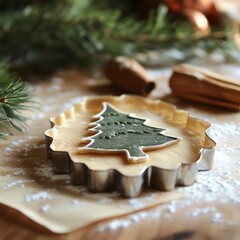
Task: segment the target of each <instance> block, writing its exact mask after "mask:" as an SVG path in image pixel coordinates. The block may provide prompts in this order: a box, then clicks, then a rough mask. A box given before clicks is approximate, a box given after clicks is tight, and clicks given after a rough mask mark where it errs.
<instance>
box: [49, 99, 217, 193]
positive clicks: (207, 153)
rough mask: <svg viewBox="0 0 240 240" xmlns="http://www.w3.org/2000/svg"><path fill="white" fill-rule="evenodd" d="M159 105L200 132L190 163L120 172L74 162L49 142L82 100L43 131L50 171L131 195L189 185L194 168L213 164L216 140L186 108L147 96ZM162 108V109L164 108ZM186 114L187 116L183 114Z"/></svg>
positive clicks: (93, 187) (93, 188) (207, 125)
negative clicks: (130, 173) (200, 144)
mask: <svg viewBox="0 0 240 240" xmlns="http://www.w3.org/2000/svg"><path fill="white" fill-rule="evenodd" d="M133 98H138V99H140V100H141V101H143V100H144V98H143V97H139V96H131V95H122V96H120V97H112V96H105V97H89V98H87V100H85V101H100V102H103V101H106V102H107V101H108V100H109V101H116V100H119V99H120V100H121V101H128V102H129V101H130V102H131V100H132V99H133ZM147 101H148V104H149V103H150V102H152V103H154V102H155V105H156V106H157V107H159V108H166V110H168V111H171V116H172V118H174V122H178V123H180V124H181V126H183V125H185V127H186V128H188V130H189V131H191V130H192V131H196V129H198V131H200V132H201V136H202V139H201V141H203V147H202V148H201V150H200V154H199V158H198V159H197V160H195V161H194V162H192V163H181V164H180V166H179V167H178V168H177V169H171V170H168V169H163V168H159V167H156V166H146V167H145V168H144V169H143V170H142V171H141V172H140V173H139V174H138V175H136V176H128V175H124V174H122V173H121V172H120V171H118V170H117V169H115V168H111V169H106V170H93V169H91V168H90V167H89V166H88V164H86V163H79V162H74V161H73V160H72V158H71V157H70V154H69V152H67V151H59V150H54V147H53V144H54V139H55V137H56V131H57V130H56V126H60V127H61V126H63V125H64V122H65V120H66V119H71V118H74V115H75V113H81V111H82V109H83V108H84V105H85V104H84V102H82V103H79V104H76V105H74V107H73V108H71V109H68V110H65V111H64V112H63V113H62V114H61V115H60V116H57V117H55V118H51V119H50V123H51V128H50V129H48V130H47V131H46V132H45V140H46V150H47V157H48V158H49V159H51V161H52V165H53V171H54V173H56V174H70V176H71V181H72V183H73V184H74V185H85V186H86V187H87V189H88V190H89V191H91V192H107V191H118V192H119V193H120V194H121V195H122V196H123V197H127V198H134V197H137V196H139V195H140V194H141V192H142V191H143V190H144V189H146V188H153V189H156V190H160V191H171V190H173V189H174V188H175V187H176V186H189V185H192V184H193V183H194V182H195V181H196V180H197V172H198V171H206V170H210V169H211V168H212V166H213V160H214V152H215V146H216V143H215V142H214V141H213V139H211V138H210V136H209V130H210V127H211V124H210V123H208V122H206V121H203V120H200V119H197V118H194V117H191V116H189V115H188V113H187V112H186V111H183V110H177V109H176V107H175V106H174V105H172V104H168V103H164V102H162V101H160V100H149V99H148V100H147ZM169 109H170V110H169ZM164 110H165V109H164ZM186 116H187V117H186Z"/></svg>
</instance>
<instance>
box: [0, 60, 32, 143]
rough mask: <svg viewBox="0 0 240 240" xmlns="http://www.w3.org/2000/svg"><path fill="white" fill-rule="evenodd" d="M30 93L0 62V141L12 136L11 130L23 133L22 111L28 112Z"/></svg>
mask: <svg viewBox="0 0 240 240" xmlns="http://www.w3.org/2000/svg"><path fill="white" fill-rule="evenodd" d="M29 102H30V93H29V91H28V89H27V86H26V85H25V84H24V83H23V82H21V81H20V80H17V79H16V77H14V76H13V75H11V74H9V72H8V70H7V67H6V65H5V64H4V63H2V62H0V139H5V138H6V137H7V136H9V135H12V134H13V129H16V130H18V131H23V130H24V129H25V121H26V118H25V117H24V116H22V112H21V111H23V110H29V109H30V106H29V105H28V103H29Z"/></svg>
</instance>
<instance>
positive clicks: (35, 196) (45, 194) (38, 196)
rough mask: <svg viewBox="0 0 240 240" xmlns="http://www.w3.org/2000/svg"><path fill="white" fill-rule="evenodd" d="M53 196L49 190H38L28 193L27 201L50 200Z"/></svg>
mask: <svg viewBox="0 0 240 240" xmlns="http://www.w3.org/2000/svg"><path fill="white" fill-rule="evenodd" d="M50 199H52V197H51V196H50V195H49V193H48V192H38V193H35V194H31V195H29V194H27V195H25V201H26V202H34V201H39V200H50Z"/></svg>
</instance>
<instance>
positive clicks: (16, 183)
mask: <svg viewBox="0 0 240 240" xmlns="http://www.w3.org/2000/svg"><path fill="white" fill-rule="evenodd" d="M30 182H34V180H31V179H19V180H16V181H13V182H10V183H7V184H5V185H3V189H9V188H13V187H19V186H20V187H25V184H26V183H30Z"/></svg>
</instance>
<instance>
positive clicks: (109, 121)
mask: <svg viewBox="0 0 240 240" xmlns="http://www.w3.org/2000/svg"><path fill="white" fill-rule="evenodd" d="M94 118H97V119H98V120H97V121H96V122H94V123H92V124H90V127H91V128H90V129H89V132H91V133H93V135H92V136H89V137H86V138H84V139H83V142H86V141H87V142H88V144H87V145H86V146H84V147H81V148H80V149H79V150H80V152H82V153H84V152H102V153H107V152H125V153H126V156H127V161H128V162H129V163H137V162H144V161H146V160H147V159H148V155H147V154H146V153H145V152H144V150H152V149H159V148H163V147H166V146H168V145H171V144H173V143H176V142H177V141H178V140H179V139H178V138H175V137H170V136H166V135H164V134H163V132H164V131H166V129H162V128H156V127H152V126H148V125H146V124H145V123H146V119H140V118H135V117H133V115H132V114H131V115H130V114H129V115H128V114H124V113H122V112H120V111H118V110H117V109H115V108H114V107H112V106H111V105H110V104H109V103H106V102H104V103H103V110H102V111H101V112H100V113H99V114H97V115H95V116H94Z"/></svg>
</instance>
